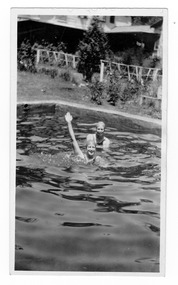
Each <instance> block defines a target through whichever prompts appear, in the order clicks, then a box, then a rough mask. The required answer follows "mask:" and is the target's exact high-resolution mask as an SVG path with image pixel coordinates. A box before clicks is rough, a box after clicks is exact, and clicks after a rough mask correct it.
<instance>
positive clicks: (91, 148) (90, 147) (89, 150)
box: [87, 143, 96, 158]
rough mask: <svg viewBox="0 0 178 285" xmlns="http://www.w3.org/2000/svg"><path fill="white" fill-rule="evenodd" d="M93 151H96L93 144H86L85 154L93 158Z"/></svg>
mask: <svg viewBox="0 0 178 285" xmlns="http://www.w3.org/2000/svg"><path fill="white" fill-rule="evenodd" d="M95 152H96V147H95V144H93V143H89V144H88V145H87V155H88V157H90V158H93V157H94V155H95Z"/></svg>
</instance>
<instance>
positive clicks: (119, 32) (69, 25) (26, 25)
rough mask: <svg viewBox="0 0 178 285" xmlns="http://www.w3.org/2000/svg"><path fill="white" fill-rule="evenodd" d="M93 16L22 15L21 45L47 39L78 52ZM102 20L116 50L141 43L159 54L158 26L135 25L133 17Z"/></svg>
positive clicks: (113, 48) (141, 45)
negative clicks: (157, 50)
mask: <svg viewBox="0 0 178 285" xmlns="http://www.w3.org/2000/svg"><path fill="white" fill-rule="evenodd" d="M92 18H93V17H92V16H86V15H78V16H75V15H54V16H53V15H50V16H49V15H21V16H20V15H19V17H18V45H20V43H21V42H22V41H23V40H24V39H25V38H26V39H29V40H31V41H32V42H35V41H40V40H42V39H45V40H46V41H49V42H52V43H54V44H55V43H57V42H64V43H65V44H66V45H67V51H68V52H69V53H75V52H76V49H77V46H78V43H79V41H80V40H81V39H82V37H83V33H84V31H86V30H87V29H88V27H89V26H90V24H91V20H92ZM100 19H101V22H102V26H103V30H104V32H105V33H106V34H107V35H108V39H109V43H110V46H111V49H112V50H113V51H114V52H117V51H122V50H124V49H127V48H132V47H136V46H140V47H141V48H144V49H145V50H146V51H149V52H154V53H155V48H156V46H155V44H156V43H157V42H158V41H159V42H160V30H159V29H158V27H157V26H154V25H152V26H148V25H132V17H131V16H113V15H111V16H100ZM156 45H157V44H156ZM160 53H161V51H160Z"/></svg>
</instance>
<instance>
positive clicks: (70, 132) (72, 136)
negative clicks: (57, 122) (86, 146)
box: [65, 112, 83, 157]
mask: <svg viewBox="0 0 178 285" xmlns="http://www.w3.org/2000/svg"><path fill="white" fill-rule="evenodd" d="M72 119H73V118H72V116H71V114H70V113H69V112H68V113H67V114H66V115H65V120H66V122H67V124H68V130H69V134H70V137H71V139H72V143H73V147H74V152H75V154H77V155H79V156H81V157H83V152H82V151H81V149H80V147H79V145H78V142H77V141H76V138H75V134H74V131H73V128H72V123H71V122H72Z"/></svg>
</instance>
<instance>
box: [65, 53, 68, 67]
mask: <svg viewBox="0 0 178 285" xmlns="http://www.w3.org/2000/svg"><path fill="white" fill-rule="evenodd" d="M65 62H66V65H67V66H68V59H67V53H65Z"/></svg>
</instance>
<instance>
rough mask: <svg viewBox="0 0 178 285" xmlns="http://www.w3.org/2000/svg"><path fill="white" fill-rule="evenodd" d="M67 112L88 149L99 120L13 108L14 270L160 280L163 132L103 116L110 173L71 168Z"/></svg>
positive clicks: (44, 108) (60, 110)
mask: <svg viewBox="0 0 178 285" xmlns="http://www.w3.org/2000/svg"><path fill="white" fill-rule="evenodd" d="M66 110H67V111H68V110H69V111H70V112H71V113H72V115H73V117H74V120H73V127H74V131H75V134H76V138H77V140H78V141H79V143H80V146H81V148H82V149H85V138H86V135H87V134H88V133H91V132H94V129H93V128H92V127H90V126H88V127H86V126H83V125H82V124H83V123H93V122H96V121H98V120H101V119H102V117H103V114H102V113H100V112H98V113H96V112H91V111H86V110H77V109H75V108H69V107H60V106H56V105H54V104H51V105H45V104H44V105H37V106H32V105H20V106H18V112H17V114H18V118H17V144H16V148H17V157H16V161H17V162H16V186H17V187H16V226H15V227H16V235H15V245H16V248H15V270H17V271H22V270H23V271H57V272H61V271H65V272H66V271H72V272H74V271H77V272H78V271H79V272H159V266H160V260H159V256H160V179H161V175H160V167H161V166H160V160H161V135H160V130H159V129H156V128H152V129H149V128H145V127H142V126H140V125H139V124H136V123H135V122H133V121H132V120H129V119H124V118H123V117H118V116H111V115H105V118H104V121H105V122H106V136H107V137H108V138H109V139H110V140H111V141H112V144H111V148H110V151H109V153H107V154H105V153H102V152H99V155H100V156H103V157H104V158H105V159H106V160H107V162H108V163H107V165H106V166H104V167H99V166H91V165H90V166H87V165H78V164H72V165H70V163H69V162H66V161H65V159H64V157H65V154H66V153H69V152H70V151H71V150H72V145H71V141H70V138H69V135H68V130H67V125H66V122H65V121H64V114H65V113H66Z"/></svg>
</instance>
